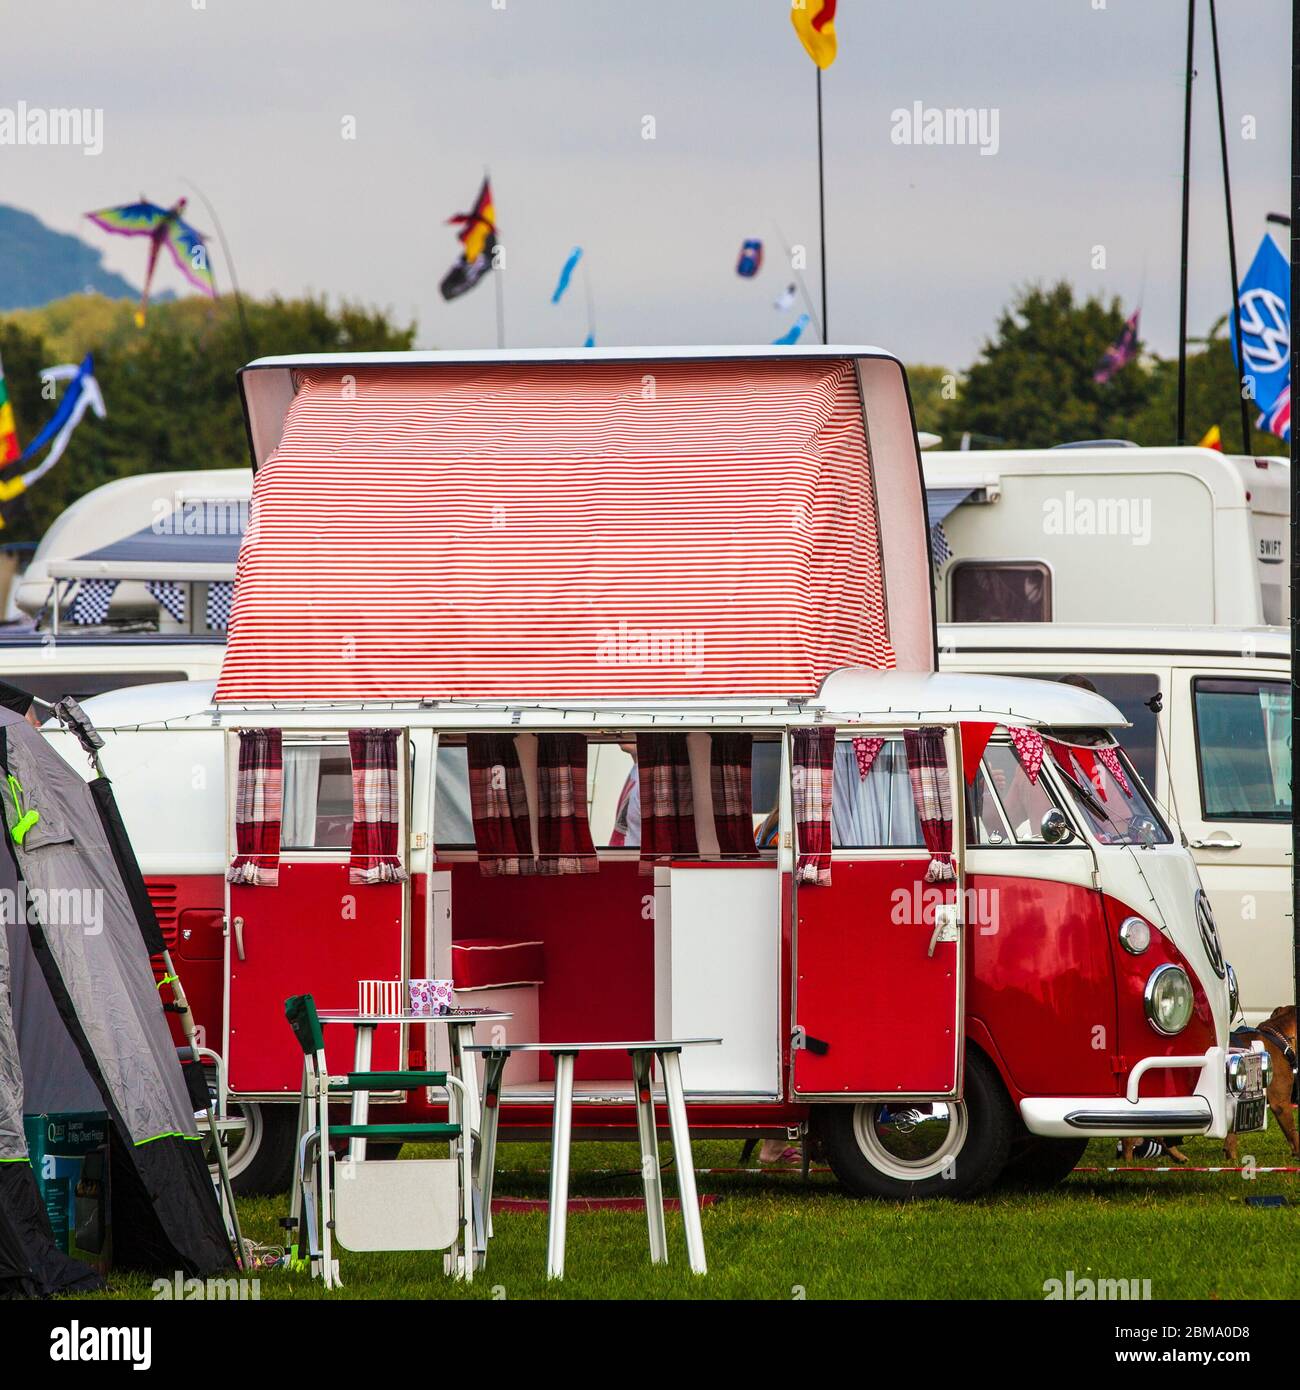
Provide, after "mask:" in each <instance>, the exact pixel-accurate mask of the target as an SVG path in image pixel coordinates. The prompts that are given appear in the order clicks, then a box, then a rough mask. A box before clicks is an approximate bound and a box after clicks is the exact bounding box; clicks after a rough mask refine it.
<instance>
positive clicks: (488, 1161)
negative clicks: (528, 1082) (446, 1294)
mask: <svg viewBox="0 0 1300 1390" xmlns="http://www.w3.org/2000/svg"><path fill="white" fill-rule="evenodd" d="M509 1060H510V1054H509V1053H508V1052H501V1053H495V1052H493V1053H489V1054H488V1055H487V1057H486V1058H485V1059H484V1063H483V1127H482V1130H481V1132H480V1134H479V1155H478V1190H479V1192H480V1194H481V1195H482V1199H483V1240H484V1249H485V1250H486V1248H487V1242H488V1241H489V1240H491V1239H492V1183H493V1180H494V1178H495V1176H496V1161H497V1129H498V1127H499V1125H500V1123H501V1108H500V1107H501V1077H502V1074H503V1073H504V1071H505V1069H506V1063H507V1062H508V1061H509Z"/></svg>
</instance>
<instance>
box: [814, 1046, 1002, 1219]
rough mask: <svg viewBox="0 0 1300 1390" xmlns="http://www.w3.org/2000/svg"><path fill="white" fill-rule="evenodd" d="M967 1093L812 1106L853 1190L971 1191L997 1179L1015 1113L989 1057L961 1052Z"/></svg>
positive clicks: (901, 1196)
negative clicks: (930, 1099) (954, 1097)
mask: <svg viewBox="0 0 1300 1390" xmlns="http://www.w3.org/2000/svg"><path fill="white" fill-rule="evenodd" d="M964 1091H965V1095H964V1098H963V1099H962V1100H960V1101H957V1102H954V1103H951V1104H944V1103H940V1102H935V1103H933V1104H929V1105H915V1104H911V1105H909V1104H908V1103H907V1102H902V1103H901V1104H897V1105H881V1104H875V1103H870V1102H866V1103H863V1104H860V1105H827V1106H818V1107H817V1108H816V1109H815V1110H814V1112H813V1113H814V1117H815V1119H816V1123H817V1130H818V1135H819V1137H820V1139H821V1141H822V1144H823V1145H824V1147H825V1151H826V1158H827V1161H828V1162H829V1163H830V1165H831V1169H832V1170H833V1172H834V1173H835V1176H836V1177H837V1178H838V1179H839V1180H840V1182H841V1183H842V1184H843V1185H844V1187H845V1188H846V1189H847V1190H848V1191H849V1192H851V1193H852V1194H853V1195H854V1196H855V1197H885V1198H889V1199H892V1200H894V1201H907V1200H909V1199H911V1198H919V1197H949V1198H961V1197H973V1196H975V1195H977V1194H978V1193H980V1192H983V1191H984V1190H985V1189H986V1188H988V1187H990V1186H991V1185H992V1184H993V1183H994V1182H996V1181H997V1178H998V1175H999V1174H1000V1173H1001V1172H1002V1169H1003V1166H1004V1165H1005V1163H1006V1161H1007V1156H1008V1154H1009V1153H1010V1151H1011V1140H1012V1137H1013V1135H1014V1133H1015V1124H1016V1116H1015V1112H1014V1110H1013V1109H1012V1106H1011V1101H1010V1098H1009V1097H1008V1096H1007V1093H1006V1091H1005V1090H1004V1088H1003V1086H1002V1080H1001V1078H1000V1077H999V1076H998V1074H997V1070H996V1069H995V1068H994V1066H993V1064H992V1063H991V1062H990V1061H989V1060H988V1059H987V1058H986V1057H985V1056H984V1055H983V1053H980V1052H976V1051H974V1050H971V1051H969V1052H967V1054H966V1084H965V1087H964Z"/></svg>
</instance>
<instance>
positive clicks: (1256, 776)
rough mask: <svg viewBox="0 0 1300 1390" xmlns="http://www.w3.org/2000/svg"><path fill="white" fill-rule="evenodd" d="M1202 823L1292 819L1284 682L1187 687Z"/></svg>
mask: <svg viewBox="0 0 1300 1390" xmlns="http://www.w3.org/2000/svg"><path fill="white" fill-rule="evenodd" d="M1192 691H1193V703H1194V706H1195V713H1196V756H1197V762H1198V764H1199V771H1200V778H1201V805H1202V807H1203V808H1204V815H1205V819H1206V820H1280V821H1284V820H1289V819H1290V817H1291V689H1290V687H1289V686H1288V685H1287V684H1286V682H1284V681H1259V680H1217V679H1216V680H1210V679H1198V680H1196V681H1193V683H1192Z"/></svg>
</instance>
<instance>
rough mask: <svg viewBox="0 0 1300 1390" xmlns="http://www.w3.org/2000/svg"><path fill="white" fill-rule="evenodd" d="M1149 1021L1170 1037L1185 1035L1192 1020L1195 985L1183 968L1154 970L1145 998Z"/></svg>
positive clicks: (1175, 966) (1156, 1028) (1171, 967)
mask: <svg viewBox="0 0 1300 1390" xmlns="http://www.w3.org/2000/svg"><path fill="white" fill-rule="evenodd" d="M1143 1003H1144V1004H1145V1005H1146V1012H1147V1022H1148V1023H1149V1024H1150V1025H1151V1026H1152V1028H1154V1029H1155V1030H1156V1032H1157V1033H1163V1034H1164V1035H1165V1036H1166V1037H1173V1035H1174V1034H1175V1033H1181V1032H1182V1031H1183V1029H1184V1028H1186V1027H1187V1025H1188V1024H1189V1023H1190V1022H1191V1021H1192V1008H1193V1005H1194V1003H1195V1000H1194V998H1193V995H1192V982H1191V981H1190V980H1189V979H1188V978H1187V971H1185V970H1184V969H1183V967H1182V966H1181V965H1162V966H1159V967H1158V968H1157V969H1156V970H1154V971H1152V973H1151V978H1150V979H1149V980H1148V981H1147V987H1146V991H1145V993H1144V995H1143Z"/></svg>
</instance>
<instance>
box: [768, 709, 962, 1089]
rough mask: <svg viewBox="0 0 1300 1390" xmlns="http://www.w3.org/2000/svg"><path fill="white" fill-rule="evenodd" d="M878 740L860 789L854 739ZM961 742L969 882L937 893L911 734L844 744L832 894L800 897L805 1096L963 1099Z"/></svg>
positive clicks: (798, 963)
mask: <svg viewBox="0 0 1300 1390" xmlns="http://www.w3.org/2000/svg"><path fill="white" fill-rule="evenodd" d="M930 727H933V721H931V723H930ZM869 735H875V736H876V737H881V738H883V739H884V740H885V741H884V744H883V746H882V747H881V748H880V750H879V752H877V753H876V754H875V757H874V761H872V763H871V766H870V769H869V771H868V773H867V775H866V776H865V777H861V776H860V774H859V764H858V759H857V755H856V753H855V750H854V747H853V738H854V737H859V736H869ZM959 739H960V735H959V732H958V728H957V727H956V726H945V727H944V748H945V752H946V754H947V773H948V783H949V787H950V789H951V796H952V802H953V810H954V818H953V857H954V864H955V868H956V875H957V876H956V879H955V880H952V881H948V882H944V883H927V882H926V881H925V876H926V871H927V869H928V867H929V864H930V853H929V851H928V850H927V849H926V848H925V845H924V842H923V839H922V835H921V829H920V821H919V818H918V816H917V814H916V810H915V806H914V804H913V799H912V792H911V787H910V783H909V779H908V771H907V761H906V755H905V752H904V744H903V737H902V731H901V730H900V729H898V728H893V729H876V730H873V729H869V728H862V727H858V726H855V727H854V728H852V729H851V730H842V731H841V732H840V735H839V736H838V737H837V740H836V749H835V769H834V797H833V800H832V814H831V832H832V842H833V844H834V849H833V852H832V866H831V882H830V884H829V885H820V886H814V885H809V884H800V885H797V886H796V888H795V906H794V922H795V930H794V940H793V957H794V970H793V994H794V997H793V1007H792V1020H793V1031H794V1040H793V1047H792V1049H791V1093H792V1095H794V1096H795V1097H798V1098H800V1099H823V1100H829V1099H834V1100H855V1101H856V1100H866V1099H891V1098H893V1099H910V1100H946V1099H952V1098H955V1097H959V1096H960V1094H961V1086H962V1054H963V1007H964V970H965V954H966V953H965V951H964V949H963V942H962V934H963V932H962V906H961V905H962V903H963V902H964V893H963V888H964V872H965V870H964V859H965V855H964V841H963V832H964V826H963V823H962V822H963V817H962V815H961V774H960V768H961V750H960V746H959ZM796 835H797V827H796Z"/></svg>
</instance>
